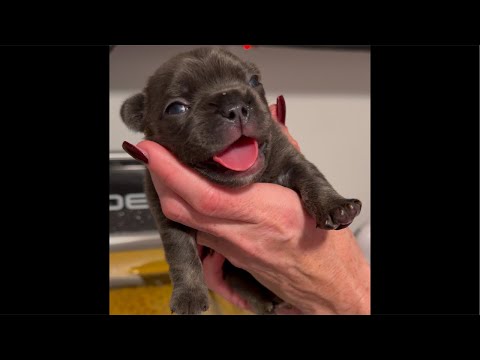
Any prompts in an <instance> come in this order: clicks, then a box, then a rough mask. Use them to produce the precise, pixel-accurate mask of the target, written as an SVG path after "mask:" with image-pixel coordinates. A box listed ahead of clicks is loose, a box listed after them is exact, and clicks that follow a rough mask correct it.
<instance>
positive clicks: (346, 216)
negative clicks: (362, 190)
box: [317, 199, 362, 230]
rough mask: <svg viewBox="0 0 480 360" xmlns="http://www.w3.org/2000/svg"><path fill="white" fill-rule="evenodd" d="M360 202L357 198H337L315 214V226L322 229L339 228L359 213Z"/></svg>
mask: <svg viewBox="0 0 480 360" xmlns="http://www.w3.org/2000/svg"><path fill="white" fill-rule="evenodd" d="M361 209H362V202H361V201H360V200H357V199H339V200H336V201H335V202H333V203H332V204H330V206H329V207H328V208H327V209H323V210H324V211H322V214H320V215H319V216H317V227H319V228H321V229H324V230H341V229H344V228H346V227H347V226H348V225H350V224H351V223H352V222H353V219H354V218H355V217H356V216H357V215H358V214H360V210H361Z"/></svg>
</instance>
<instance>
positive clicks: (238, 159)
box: [213, 136, 258, 171]
mask: <svg viewBox="0 0 480 360" xmlns="http://www.w3.org/2000/svg"><path fill="white" fill-rule="evenodd" d="M257 156H258V144H257V140H255V139H252V138H249V137H245V136H242V137H241V138H240V139H238V140H237V141H235V142H234V143H233V144H232V145H230V146H229V147H228V148H226V149H225V150H223V151H222V152H221V153H220V154H218V155H215V156H214V157H213V160H214V161H216V162H218V163H219V164H221V165H223V166H225V167H226V168H228V169H231V170H235V171H245V170H248V169H249V168H251V167H252V165H253V164H255V161H256V160H257Z"/></svg>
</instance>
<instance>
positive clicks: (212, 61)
mask: <svg viewBox="0 0 480 360" xmlns="http://www.w3.org/2000/svg"><path fill="white" fill-rule="evenodd" d="M121 116H122V119H123V121H124V122H125V124H126V125H127V126H128V127H129V128H130V129H133V130H135V131H140V132H143V133H144V134H145V139H147V140H151V141H155V142H157V143H159V144H161V145H163V146H164V147H165V148H167V149H168V150H169V151H171V152H172V153H173V154H175V156H176V157H177V158H178V159H179V160H180V161H181V162H182V163H184V164H186V165H187V166H190V167H191V168H193V169H195V170H196V171H198V172H199V173H200V174H202V175H203V176H205V177H207V178H208V179H209V180H211V181H213V182H216V183H218V184H221V185H224V186H228V187H241V186H245V185H248V184H251V183H254V182H269V183H274V184H279V185H282V186H285V187H288V188H291V189H293V190H295V191H296V192H297V193H298V194H299V196H300V197H301V199H302V201H303V204H304V206H305V208H306V209H307V211H308V212H309V213H310V214H311V215H312V216H313V217H314V218H315V219H316V222H317V226H318V227H320V228H322V229H326V230H339V229H343V228H345V227H347V226H348V225H350V223H351V222H352V221H353V219H354V218H355V217H356V216H357V215H358V214H359V213H360V209H361V202H360V201H359V200H356V199H345V198H344V197H342V196H340V195H339V194H338V193H337V192H336V191H335V190H334V189H333V187H332V186H331V185H330V184H329V183H328V181H327V180H326V179H325V177H324V176H323V175H322V174H321V173H320V171H319V170H318V169H317V168H316V167H315V166H314V165H313V164H312V163H310V162H309V161H308V160H306V159H305V157H304V156H303V155H302V154H300V153H299V152H298V151H297V150H296V149H295V148H294V147H293V146H292V145H291V144H290V143H289V141H288V139H287V137H286V136H285V135H284V134H283V133H282V131H281V128H280V125H279V124H278V123H277V122H275V121H274V120H273V119H272V117H271V114H270V111H269V108H268V103H267V100H266V98H265V91H264V89H263V85H262V83H261V75H260V72H259V70H258V69H257V67H256V66H255V65H254V64H252V63H249V62H245V61H242V60H241V59H239V58H238V57H236V56H235V55H233V54H232V53H230V52H228V51H226V50H223V49H210V48H201V49H196V50H193V51H190V52H187V53H182V54H179V55H177V56H175V57H173V58H172V59H170V60H169V61H167V62H166V63H165V64H163V65H162V66H161V67H160V68H159V69H158V70H157V71H156V72H155V73H154V74H153V75H152V76H151V77H150V78H149V80H148V82H147V85H146V87H145V88H144V90H143V91H142V92H141V93H138V94H135V95H133V96H131V97H130V98H128V99H127V100H126V101H125V102H124V103H123V105H122V108H121ZM241 136H243V137H244V138H245V137H246V138H250V139H255V140H256V144H258V157H257V160H256V161H255V162H254V164H253V165H251V166H250V167H249V168H247V169H242V170H238V169H231V168H228V166H227V167H225V166H224V165H225V164H220V163H219V162H218V161H214V160H213V159H214V156H215V155H217V154H219V153H221V152H222V151H223V150H225V149H226V148H228V147H229V146H230V145H231V144H233V143H235V141H237V140H238V139H239V138H240V137H241ZM145 178H146V182H145V192H146V195H147V198H148V201H149V205H150V209H151V211H152V214H153V216H154V218H155V221H156V223H157V226H158V229H159V231H160V235H161V237H162V241H163V245H164V248H165V255H166V258H167V261H168V263H169V266H170V276H171V279H172V283H173V294H172V298H171V301H170V307H171V310H172V312H175V313H177V314H200V313H202V312H203V311H206V310H207V309H208V307H209V296H208V291H207V287H206V285H205V282H204V279H203V272H202V264H201V261H200V258H199V256H198V253H197V247H196V242H195V231H196V230H194V229H191V228H189V227H187V226H184V225H182V224H179V223H176V222H173V221H171V220H169V219H167V218H166V217H165V215H164V214H163V212H162V209H161V206H160V201H159V199H158V195H157V193H156V191H155V188H154V186H153V184H152V181H151V178H150V176H149V175H148V174H147V176H146V177H145ZM224 274H225V280H226V281H227V282H228V283H229V284H230V285H231V286H232V287H233V288H234V289H235V290H236V291H238V292H239V293H240V294H241V295H243V297H245V298H246V299H247V300H248V302H249V304H250V305H251V306H252V308H254V310H255V312H256V313H258V314H273V313H274V310H275V306H276V305H277V304H279V303H281V302H282V300H281V299H279V298H278V297H277V296H275V294H273V293H272V292H270V291H269V290H268V289H266V288H265V287H263V286H262V285H260V283H258V282H257V281H256V280H255V279H254V278H253V276H251V275H250V274H249V273H247V272H246V271H244V270H241V269H238V268H236V267H234V266H233V265H232V264H231V263H229V262H228V261H225V265H224Z"/></svg>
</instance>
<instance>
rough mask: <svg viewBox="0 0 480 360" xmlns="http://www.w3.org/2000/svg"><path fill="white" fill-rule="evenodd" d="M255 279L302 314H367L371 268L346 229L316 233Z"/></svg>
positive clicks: (368, 311)
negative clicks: (287, 256)
mask: <svg viewBox="0 0 480 360" xmlns="http://www.w3.org/2000/svg"><path fill="white" fill-rule="evenodd" d="M303 240H304V241H301V243H299V244H297V245H296V246H294V248H293V249H291V250H290V251H289V252H290V255H291V256H289V258H288V259H286V258H284V259H283V260H282V261H281V262H275V263H272V264H271V268H270V270H269V271H265V272H263V271H259V272H256V273H255V274H254V276H255V277H256V278H257V279H258V280H259V281H260V282H262V283H263V284H264V285H265V286H266V287H268V288H269V289H270V290H272V291H273V292H274V293H276V294H277V295H278V296H280V297H281V298H282V299H284V300H285V301H287V302H288V303H289V304H291V305H292V306H294V307H295V308H298V309H299V310H300V311H301V312H302V313H304V314H370V265H369V264H368V262H367V261H366V259H365V256H364V255H363V253H362V252H361V249H360V248H359V246H358V245H357V243H356V240H355V237H354V236H353V234H352V232H351V231H350V230H349V229H345V230H339V231H325V230H320V229H316V230H314V231H313V232H311V233H310V234H309V235H308V236H307V237H306V238H304V239H303Z"/></svg>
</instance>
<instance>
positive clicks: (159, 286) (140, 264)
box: [110, 249, 252, 315]
mask: <svg viewBox="0 0 480 360" xmlns="http://www.w3.org/2000/svg"><path fill="white" fill-rule="evenodd" d="M115 277H117V278H124V279H125V278H126V279H128V278H133V279H136V278H138V277H141V278H142V279H143V282H144V283H145V285H142V286H132V287H123V288H111V289H110V314H111V315H170V314H171V313H170V306H169V301H170V296H171V294H172V284H171V283H170V278H169V276H168V264H167V262H166V260H165V253H164V252H163V249H147V250H134V251H124V252H113V253H110V278H115ZM204 314H205V315H217V314H218V315H220V314H224V315H249V314H252V313H251V312H249V311H245V310H242V309H239V308H237V307H236V306H234V305H232V304H230V303H229V302H228V301H226V300H225V299H223V298H222V297H221V296H219V295H217V294H215V293H213V292H211V293H210V309H209V310H208V311H207V312H205V313H204Z"/></svg>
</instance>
